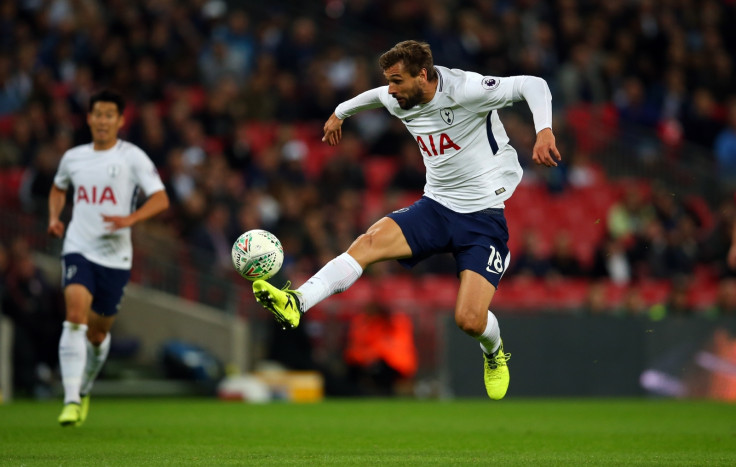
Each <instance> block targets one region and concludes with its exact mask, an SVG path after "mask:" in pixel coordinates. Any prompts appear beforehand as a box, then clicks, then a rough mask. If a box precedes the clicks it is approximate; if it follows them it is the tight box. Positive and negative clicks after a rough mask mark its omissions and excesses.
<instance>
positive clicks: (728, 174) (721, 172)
mask: <svg viewBox="0 0 736 467" xmlns="http://www.w3.org/2000/svg"><path fill="white" fill-rule="evenodd" d="M714 149H715V154H716V162H717V163H718V177H719V178H720V179H721V182H722V183H723V184H724V188H726V189H734V188H736V98H733V99H731V101H730V102H729V105H728V117H727V126H726V127H725V128H724V129H723V130H721V132H720V133H718V136H717V137H716V141H715V147H714Z"/></svg>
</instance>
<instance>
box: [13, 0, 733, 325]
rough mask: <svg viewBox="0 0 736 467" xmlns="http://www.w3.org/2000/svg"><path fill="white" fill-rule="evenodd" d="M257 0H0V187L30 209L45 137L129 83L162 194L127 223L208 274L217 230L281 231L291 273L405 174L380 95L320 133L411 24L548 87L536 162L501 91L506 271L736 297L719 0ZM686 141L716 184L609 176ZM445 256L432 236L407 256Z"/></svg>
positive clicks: (684, 146) (375, 206) (460, 60)
mask: <svg viewBox="0 0 736 467" xmlns="http://www.w3.org/2000/svg"><path fill="white" fill-rule="evenodd" d="M253 3H254V2H248V3H246V4H245V6H243V5H241V4H237V3H236V2H223V1H217V0H188V1H169V0H158V1H153V2H151V1H143V0H126V1H122V0H111V1H109V2H104V3H103V2H93V1H87V0H52V1H48V2H36V1H30V0H27V1H14V0H0V136H1V137H2V138H1V139H0V177H1V179H2V181H1V182H0V184H1V185H2V189H1V190H0V194H1V195H2V199H0V202H2V206H3V209H9V208H19V209H21V210H22V211H23V212H25V213H27V214H31V215H35V216H40V217H42V218H43V217H44V216H45V209H46V202H47V197H48V192H49V188H50V186H51V183H52V180H53V175H54V173H55V171H56V168H57V165H58V162H59V159H60V157H61V155H62V154H63V153H64V151H65V150H66V149H68V148H70V147H72V146H74V145H76V144H81V143H84V142H86V141H88V140H89V134H88V130H87V127H86V124H85V114H86V110H87V108H86V105H87V99H88V97H89V96H90V94H91V93H92V92H93V91H95V90H98V89H100V88H102V87H110V88H114V89H116V90H118V91H120V92H121V93H122V94H123V95H125V96H126V97H127V99H128V101H129V106H128V108H127V109H126V114H125V116H126V121H127V124H126V126H125V128H124V131H123V136H124V137H125V138H126V139H128V140H129V141H131V142H133V143H134V144H136V145H138V146H140V147H141V148H142V149H143V150H144V151H145V152H146V153H147V154H148V155H149V156H150V157H151V159H152V160H153V161H154V162H155V163H156V165H157V166H158V168H159V171H160V173H161V175H162V178H163V179H164V181H165V183H166V186H167V190H168V192H169V196H170V198H171V200H172V208H171V209H170V210H169V212H168V213H167V214H166V215H165V216H163V218H162V219H160V220H152V221H151V224H153V226H146V227H141V228H146V229H149V230H153V231H158V232H159V233H160V234H162V235H165V236H166V237H168V238H176V239H181V241H182V242H185V244H186V245H189V246H191V248H189V249H188V251H191V252H192V253H191V258H189V259H188V260H189V261H191V264H192V265H194V266H195V267H196V268H197V269H198V270H200V271H212V272H214V273H219V274H226V273H225V271H227V273H231V272H232V271H231V266H230V246H231V244H232V240H233V239H234V238H235V237H236V236H237V235H238V234H239V233H241V232H243V231H245V230H248V229H251V228H265V229H267V230H270V231H272V232H274V233H275V234H276V235H277V236H278V237H279V238H280V239H281V240H282V242H283V243H284V246H285V251H286V253H287V261H286V264H285V268H284V270H285V273H286V275H287V276H290V277H295V276H308V275H310V274H311V273H313V272H314V270H315V268H316V267H317V266H318V265H319V264H323V263H324V262H325V261H326V260H328V259H330V258H332V257H334V256H335V255H337V254H339V253H341V252H342V251H344V250H345V249H346V248H347V247H348V245H349V242H351V241H352V239H353V238H355V237H356V236H357V235H358V234H359V233H360V232H362V231H363V230H364V229H365V227H366V226H367V225H369V224H370V223H371V221H373V220H375V219H376V216H378V215H382V214H383V213H385V212H388V211H390V210H392V209H395V208H396V207H398V206H404V205H407V204H408V203H410V202H412V201H413V200H414V199H416V197H417V196H419V194H420V193H421V189H422V186H423V174H424V171H423V167H422V165H421V159H420V155H419V150H418V148H417V146H416V144H415V142H414V141H412V140H411V138H410V137H409V135H408V133H407V132H406V131H405V129H404V128H403V127H402V125H401V124H400V122H397V121H395V120H391V119H390V118H389V117H388V115H387V114H385V113H382V112H378V111H375V112H367V113H365V114H362V115H361V116H359V117H356V118H354V119H351V120H350V121H349V122H348V123H346V134H345V139H344V141H343V142H342V143H341V144H340V145H339V146H337V147H336V148H330V147H328V146H327V145H326V144H324V143H322V142H321V141H320V138H321V129H322V124H323V122H324V121H325V120H326V119H327V117H329V115H330V114H331V113H332V111H333V110H334V107H335V106H336V104H337V103H339V102H340V101H342V100H344V99H345V98H347V97H349V96H352V95H355V94H356V93H358V92H361V91H363V90H366V89H369V88H371V87H375V86H377V85H381V84H383V77H382V75H381V73H380V70H379V69H378V67H377V65H376V56H377V54H378V53H380V52H381V51H382V50H384V49H386V48H388V47H389V46H391V45H392V44H393V43H395V42H396V41H397V40H402V39H406V38H416V39H420V40H425V41H427V42H428V43H429V44H430V45H431V46H432V49H433V52H434V55H435V62H436V63H438V64H442V65H445V66H450V67H458V68H464V69H470V70H478V71H481V72H485V73H487V74H492V75H496V76H508V75H518V74H530V75H536V76H541V77H543V78H544V79H546V80H547V82H548V83H549V85H550V88H551V90H552V95H553V96H554V101H553V104H554V105H555V107H556V110H555V113H556V122H555V131H556V133H557V134H558V135H559V136H558V140H559V141H558V144H559V145H560V150H561V152H562V153H563V156H564V157H565V161H564V164H563V166H562V167H561V168H560V169H559V170H554V171H549V172H548V174H547V175H542V174H541V172H537V171H536V168H535V167H533V166H531V165H530V162H531V161H530V159H531V158H530V155H529V154H530V150H531V147H532V144H533V136H534V131H533V126H532V125H531V124H530V122H529V119H528V116H525V115H523V114H519V113H516V112H515V111H514V110H509V111H506V112H505V113H504V121H505V123H506V128H507V131H508V133H509V136H510V137H511V139H512V143H513V144H514V145H515V147H516V148H517V149H518V150H519V155H520V160H521V161H522V164H523V165H524V166H525V168H526V169H527V173H526V174H525V179H524V182H523V185H522V186H521V187H520V189H519V192H518V193H517V195H518V197H517V195H515V197H514V198H512V200H511V201H509V203H508V206H509V210H508V211H509V212H508V215H509V223H510V228H511V233H512V243H511V247H512V269H511V270H510V272H509V274H508V276H507V279H508V280H511V281H513V280H514V279H517V278H525V282H524V283H525V284H527V285H528V284H529V282H527V281H526V280H527V279H529V278H531V280H532V281H533V282H534V283H537V284H539V283H540V282H544V281H549V280H556V278H559V277H563V278H572V279H575V280H576V281H580V280H582V281H585V282H586V283H587V287H586V288H585V289H584V293H585V296H586V306H589V308H591V309H598V308H602V309H607V308H610V307H607V305H606V301H605V299H602V301H601V300H600V299H599V298H598V297H597V295H596V294H597V293H598V290H597V289H596V288H594V287H590V285H591V284H593V283H594V282H595V281H598V280H606V281H607V282H609V283H612V284H614V287H615V286H617V285H619V284H636V283H638V282H641V281H645V280H650V279H654V280H664V281H668V283H669V284H670V287H669V288H668V289H667V290H668V291H672V295H673V297H672V298H673V299H674V298H676V297H675V295H676V294H677V292H678V289H681V288H683V286H681V285H682V284H687V285H688V287H690V285H691V284H697V286H695V287H693V288H698V289H699V288H701V285H703V287H706V286H707V287H709V288H708V290H709V291H711V292H713V293H712V294H711V295H709V296H708V298H707V300H706V301H707V302H708V303H706V305H708V306H709V307H711V308H712V307H716V308H713V309H715V310H717V312H720V313H726V312H728V313H734V312H736V305H735V304H734V303H733V302H734V299H733V298H723V299H722V300H720V301H716V298H717V297H719V296H721V295H722V296H725V297H732V296H733V295H734V294H736V292H735V291H736V289H735V287H736V285H734V283H733V280H732V279H728V278H730V277H736V271H734V270H732V269H730V268H728V266H727V264H726V261H725V259H726V256H727V251H728V248H729V245H730V242H731V229H732V225H733V224H734V219H736V204H735V201H734V198H733V190H734V187H736V184H734V180H736V71H735V69H734V67H735V64H736V30H734V28H733V27H731V25H732V24H734V22H736V3H734V2H733V1H717V0H703V1H701V0H676V1H675V0H672V1H660V2H655V1H651V0H642V1H621V2H595V1H586V0H557V1H554V2H546V1H541V0H523V1H522V0H519V1H516V2H512V1H505V0H497V1H477V0H475V1H474V0H466V1H462V0H456V1H453V0H434V1H431V2H416V1H413V0H393V1H391V2H388V1H365V0H333V1H328V2H314V5H311V6H305V5H300V4H298V2H296V3H295V2H286V1H278V0H277V1H271V2H267V4H258V5H254V4H253ZM640 134H644V135H648V136H649V137H645V138H641V137H638V136H636V137H633V136H631V135H640ZM621 140H626V141H630V142H631V147H629V148H627V149H626V150H625V151H620V152H617V153H616V154H615V157H614V163H613V164H610V163H609V164H608V165H606V164H605V163H603V161H602V160H599V154H601V153H604V152H606V151H608V150H609V149H608V148H609V146H610V145H611V144H613V142H616V141H619V142H620V141H621ZM652 140H654V144H653V143H652ZM689 148H699V149H698V150H699V151H701V152H702V153H704V154H705V155H706V157H704V158H702V159H698V163H699V164H702V166H703V167H704V168H705V174H706V175H705V177H710V178H709V179H708V180H707V183H710V184H711V185H713V186H716V187H717V196H715V197H710V198H708V199H704V198H703V197H702V196H699V195H698V194H697V193H681V192H680V191H679V190H680V188H682V187H681V186H677V185H675V186H673V185H672V184H666V183H662V184H659V183H650V182H651V180H646V179H637V178H636V177H631V176H629V177H626V178H625V179H622V178H618V177H614V176H613V173H614V172H617V171H618V172H620V171H621V170H618V169H621V168H622V167H623V168H624V169H625V168H626V167H634V166H636V167H638V165H636V164H639V163H641V162H642V161H644V163H646V164H647V166H654V167H658V168H660V169H661V170H667V168H668V167H670V166H671V164H670V163H671V162H672V159H677V158H683V159H682V160H683V161H684V160H686V156H689V152H690V149H689ZM685 152H688V154H683V153H685ZM687 160H690V159H687ZM683 163H684V162H683ZM624 172H625V170H624ZM550 174H551V175H550ZM629 175H632V174H629ZM634 175H635V174H634ZM601 193H603V194H605V195H606V196H601ZM595 200H602V201H600V202H598V201H595ZM596 203H597V204H596ZM586 209H587V210H586ZM570 213H577V215H579V216H581V217H577V218H574V217H572V218H571V217H570V215H569V214H570ZM584 216H587V217H584ZM565 219H568V220H569V222H568V223H567V224H565ZM582 219H584V220H582ZM581 223H585V224H586V225H587V226H588V227H589V228H582V227H581ZM576 234H577V236H576ZM583 234H584V235H586V237H585V238H583V239H582V240H581V238H580V235H583ZM4 240H5V242H6V245H5V247H6V248H7V247H8V245H7V242H9V239H4ZM212 258H215V260H214V261H213V259H212ZM0 264H2V263H0ZM12 270H13V265H12V264H10V265H9V266H8V271H11V272H7V273H6V272H4V273H3V275H4V276H8V277H10V275H12ZM453 272H454V269H453V268H452V267H449V268H448V267H447V264H446V263H444V262H443V260H442V258H440V259H439V260H437V261H433V262H430V263H428V264H427V265H426V266H423V268H421V269H419V270H417V271H415V274H421V273H436V274H448V273H449V274H452V273H453ZM371 273H372V274H375V275H379V274H397V273H399V269H398V267H397V266H393V265H382V266H380V267H376V268H374V269H373V270H372V271H371ZM5 282H6V284H7V283H9V282H8V281H5ZM673 284H674V285H673ZM513 289H514V287H509V290H513ZM716 289H722V290H720V291H718V290H716ZM509 293H510V292H509ZM668 297H669V295H668ZM664 302H665V303H669V298H666V299H665V300H664ZM541 305H543V302H542V303H541Z"/></svg>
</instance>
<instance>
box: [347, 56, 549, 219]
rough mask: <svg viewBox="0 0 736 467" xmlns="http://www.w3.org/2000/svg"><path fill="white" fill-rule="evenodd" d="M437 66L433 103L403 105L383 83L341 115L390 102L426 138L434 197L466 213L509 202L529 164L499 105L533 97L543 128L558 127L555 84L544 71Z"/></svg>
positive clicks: (428, 187) (422, 142) (427, 190)
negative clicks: (486, 72) (497, 73)
mask: <svg viewBox="0 0 736 467" xmlns="http://www.w3.org/2000/svg"><path fill="white" fill-rule="evenodd" d="M435 69H436V70H437V73H438V75H439V76H438V84H437V92H436V93H435V95H434V97H433V98H432V100H431V101H430V102H428V103H426V104H419V105H416V106H414V107H412V108H411V109H408V110H404V109H402V108H401V107H400V106H399V104H398V102H397V101H396V99H394V98H393V97H392V96H391V95H390V94H389V93H388V86H382V87H379V88H375V89H371V90H369V91H366V92H364V93H362V94H360V95H358V96H356V97H354V98H353V99H350V100H348V101H346V102H343V103H342V104H340V105H339V106H337V108H336V109H335V115H336V116H337V117H338V118H340V119H344V118H346V117H349V116H351V115H354V114H356V113H357V112H359V111H361V110H365V109H370V108H377V107H380V106H383V107H385V108H386V109H387V110H388V111H389V113H391V114H392V115H394V116H395V117H397V118H399V119H401V121H402V122H403V123H404V125H405V126H406V128H407V129H408V130H409V132H410V133H411V134H412V136H413V137H414V139H415V140H416V142H417V144H418V145H419V149H420V150H421V153H422V156H423V159H424V165H425V167H426V169H427V175H426V177H427V179H426V184H425V186H424V194H425V195H426V196H427V197H429V198H431V199H433V200H435V201H437V202H439V203H440V204H442V205H444V206H446V207H448V208H449V209H452V210H453V211H456V212H461V213H468V212H476V211H480V210H482V209H486V208H491V207H503V206H504V201H505V200H507V199H508V198H509V197H510V196H511V194H512V193H513V192H514V190H515V189H516V186H517V185H518V184H519V182H520V181H521V176H522V169H521V165H519V159H518V156H517V154H516V150H515V149H514V148H513V147H511V145H510V144H509V138H508V136H507V135H506V130H505V129H504V127H503V124H502V123H501V120H500V119H499V117H498V112H497V111H496V109H500V108H502V107H506V106H509V105H511V104H513V103H514V102H516V101H519V100H522V99H524V98H525V96H526V100H527V102H528V103H529V106H530V108H531V110H532V113H533V115H534V121H535V127H536V128H537V131H541V130H542V129H544V128H551V125H552V111H551V95H550V93H549V88H548V87H547V84H546V83H545V82H544V80H542V79H541V78H535V77H530V76H513V77H505V78H499V77H494V76H482V75H480V74H478V73H474V72H468V71H463V70H457V69H448V68H445V67H441V66H437V67H435ZM524 86H526V87H527V89H524Z"/></svg>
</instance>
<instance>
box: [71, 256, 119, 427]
mask: <svg viewBox="0 0 736 467" xmlns="http://www.w3.org/2000/svg"><path fill="white" fill-rule="evenodd" d="M92 271H93V272H94V277H95V283H96V287H97V289H96V290H97V293H96V294H95V296H94V299H93V300H92V305H91V308H90V310H89V314H88V319H87V325H88V328H87V339H86V350H87V360H86V364H85V367H84V374H83V376H82V385H81V388H80V396H81V402H82V403H81V413H80V417H79V422H78V423H77V426H79V425H81V424H82V423H84V421H85V420H86V419H87V415H88V413H89V405H90V392H91V391H92V385H93V384H94V382H95V379H97V375H99V373H100V370H101V369H102V367H103V366H104V365H105V361H107V356H108V354H109V353H110V341H111V339H112V337H111V334H110V330H111V329H112V326H113V324H114V323H115V318H116V316H117V313H118V307H119V305H120V301H121V300H122V298H123V291H124V290H125V286H126V285H127V283H128V281H129V280H130V271H129V270H125V269H113V268H106V267H103V266H100V265H97V264H92Z"/></svg>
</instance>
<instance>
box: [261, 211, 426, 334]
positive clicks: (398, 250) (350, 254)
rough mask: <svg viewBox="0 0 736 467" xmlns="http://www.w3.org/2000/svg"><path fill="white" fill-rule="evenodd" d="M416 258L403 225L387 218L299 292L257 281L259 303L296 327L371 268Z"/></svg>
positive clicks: (278, 318)
mask: <svg viewBox="0 0 736 467" xmlns="http://www.w3.org/2000/svg"><path fill="white" fill-rule="evenodd" d="M411 254H412V251H411V248H410V247H409V245H408V243H407V241H406V239H405V238H404V234H403V233H402V230H401V228H400V227H399V225H398V224H397V223H396V222H395V221H394V220H393V219H391V218H389V217H384V218H382V219H380V220H379V221H378V222H376V223H375V224H373V225H372V226H371V227H370V228H369V229H368V230H367V231H366V233H364V234H363V235H360V236H359V237H358V238H357V239H355V241H354V242H353V244H352V245H350V248H348V251H347V252H345V253H343V254H341V255H340V256H338V257H336V258H334V259H333V260H331V261H330V262H328V263H327V264H326V265H325V266H324V267H322V269H320V270H319V271H318V272H317V273H316V274H315V275H314V276H312V277H311V278H309V279H308V280H307V281H306V282H305V283H304V284H303V285H302V286H301V287H299V288H298V289H297V290H291V289H289V288H288V286H289V284H287V286H286V287H285V288H284V289H282V290H279V289H277V288H276V287H274V286H272V285H271V284H269V283H268V282H266V281H255V282H254V283H253V292H254V293H255V296H256V300H258V302H259V303H261V304H262V305H263V306H264V307H266V308H267V309H268V310H270V311H271V312H272V313H273V314H274V316H275V317H276V319H277V320H278V321H279V322H281V323H282V324H283V325H284V326H287V325H288V326H291V327H296V326H298V325H299V320H300V317H301V314H302V313H305V312H306V311H307V310H308V309H309V308H311V307H313V306H314V305H316V304H317V303H319V302H321V301H322V300H324V299H325V298H327V297H329V296H330V295H333V294H335V293H339V292H342V291H344V290H346V289H347V288H348V287H350V286H351V285H353V283H355V281H356V280H358V278H359V277H360V276H361V274H363V270H364V269H365V267H366V266H368V265H369V264H373V263H376V262H379V261H385V260H388V259H398V258H407V257H410V256H411Z"/></svg>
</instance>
